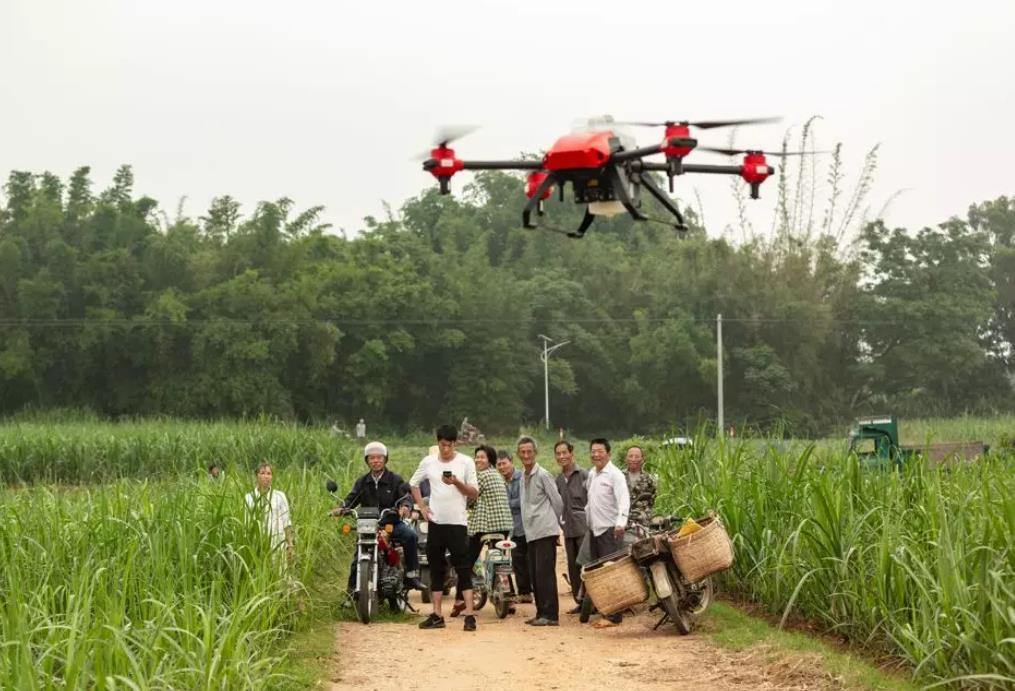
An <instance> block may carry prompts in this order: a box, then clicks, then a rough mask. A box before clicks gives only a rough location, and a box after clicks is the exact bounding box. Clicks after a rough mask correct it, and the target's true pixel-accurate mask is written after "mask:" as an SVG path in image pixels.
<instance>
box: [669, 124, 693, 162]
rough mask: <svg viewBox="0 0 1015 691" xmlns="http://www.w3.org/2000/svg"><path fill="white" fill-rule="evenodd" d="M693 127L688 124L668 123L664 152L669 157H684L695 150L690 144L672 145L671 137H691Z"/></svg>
mask: <svg viewBox="0 0 1015 691" xmlns="http://www.w3.org/2000/svg"><path fill="white" fill-rule="evenodd" d="M690 138H691V128H690V127H688V126H687V125H667V126H666V136H665V137H664V139H663V153H664V154H665V155H666V158H667V159H671V158H683V157H684V156H686V155H687V154H689V153H691V151H692V150H693V149H692V148H691V147H689V146H671V145H670V140H671V139H690Z"/></svg>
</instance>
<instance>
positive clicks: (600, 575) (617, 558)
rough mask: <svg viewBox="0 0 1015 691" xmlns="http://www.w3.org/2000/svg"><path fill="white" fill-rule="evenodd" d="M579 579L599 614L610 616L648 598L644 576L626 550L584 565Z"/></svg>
mask: <svg viewBox="0 0 1015 691" xmlns="http://www.w3.org/2000/svg"><path fill="white" fill-rule="evenodd" d="M582 580H583V581H584V582H585V591H586V592H587V593H588V595H589V597H591V598H592V603H593V604H594V605H595V606H596V609H598V610H599V612H600V613H601V614H613V613H614V612H619V611H621V610H624V609H627V608H628V607H631V606H632V605H637V604H639V603H641V602H645V600H647V599H648V585H646V583H645V577H644V576H643V575H642V572H641V569H639V568H638V565H637V564H636V563H635V561H634V559H632V558H631V554H630V551H629V550H627V549H625V550H623V551H621V552H615V553H613V554H610V555H607V556H605V557H603V558H602V559H597V560H596V561H594V562H591V563H589V564H586V565H585V567H584V568H583V569H582Z"/></svg>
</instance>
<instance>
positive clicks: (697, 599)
mask: <svg viewBox="0 0 1015 691" xmlns="http://www.w3.org/2000/svg"><path fill="white" fill-rule="evenodd" d="M672 525H673V519H672V518H670V517H658V518H653V519H652V525H651V529H644V528H643V529H641V530H638V531H635V533H636V534H637V535H638V537H637V539H635V540H634V541H633V542H632V544H631V545H630V546H629V547H628V548H626V549H625V550H624V552H622V553H618V554H626V553H628V552H630V554H631V557H632V559H634V561H635V562H636V563H637V564H638V565H639V566H640V567H641V569H642V573H643V575H644V577H645V579H646V581H647V582H648V585H649V587H650V589H651V591H652V592H653V593H655V597H656V602H655V604H653V605H652V606H650V607H649V611H653V610H660V609H661V610H662V611H663V616H662V617H661V618H660V619H659V621H658V622H656V625H655V626H654V627H653V630H655V629H658V628H659V627H660V626H662V625H663V624H664V623H666V622H667V621H669V622H670V623H672V624H673V626H674V627H675V628H676V629H677V632H678V633H680V634H681V635H683V636H686V635H687V634H689V633H691V631H692V630H693V628H694V625H695V621H696V619H697V618H698V617H699V616H700V615H701V614H702V613H703V612H704V611H705V610H706V609H708V606H709V605H710V604H711V603H712V599H713V597H714V595H715V587H714V585H713V584H712V579H711V578H705V579H702V580H700V581H697V582H694V583H691V582H689V581H688V580H687V579H686V578H684V575H683V574H682V573H681V572H680V569H679V568H678V567H677V564H676V562H674V561H673V555H672V553H671V552H670V547H669V543H668V542H667V540H668V537H667V531H668V530H669V529H670V528H671V527H672ZM618 554H614V555H609V556H607V557H605V558H603V559H601V560H598V561H608V560H611V559H615V558H616V557H617V556H618ZM582 588H583V589H584V583H583V584H582ZM583 594H584V593H583ZM592 608H593V604H592V598H590V597H587V596H585V597H583V599H582V609H581V614H580V616H579V619H580V620H581V622H582V623H585V622H587V621H588V620H589V617H590V616H591V614H592Z"/></svg>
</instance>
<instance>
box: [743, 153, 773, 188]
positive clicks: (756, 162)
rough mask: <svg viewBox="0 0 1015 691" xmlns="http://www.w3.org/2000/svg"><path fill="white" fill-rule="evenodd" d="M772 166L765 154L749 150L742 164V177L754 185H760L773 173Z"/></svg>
mask: <svg viewBox="0 0 1015 691" xmlns="http://www.w3.org/2000/svg"><path fill="white" fill-rule="evenodd" d="M772 172H773V171H772V167H771V166H769V165H768V161H766V160H765V154H762V153H752V152H748V153H747V155H746V156H744V162H743V163H742V164H741V165H740V177H742V178H743V179H744V181H745V182H748V183H750V184H752V185H760V184H761V183H763V182H764V181H765V180H766V179H767V178H768V176H769V175H771V174H772Z"/></svg>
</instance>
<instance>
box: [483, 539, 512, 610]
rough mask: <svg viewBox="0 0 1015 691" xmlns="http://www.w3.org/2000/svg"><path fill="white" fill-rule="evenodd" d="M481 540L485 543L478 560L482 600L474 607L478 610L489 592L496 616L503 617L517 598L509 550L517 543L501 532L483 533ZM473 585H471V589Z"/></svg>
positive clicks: (484, 602)
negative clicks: (482, 552) (481, 555)
mask: <svg viewBox="0 0 1015 691" xmlns="http://www.w3.org/2000/svg"><path fill="white" fill-rule="evenodd" d="M481 540H482V542H483V543H484V544H485V545H486V551H485V552H484V554H483V559H482V560H481V561H480V569H481V570H482V574H483V579H482V583H483V586H482V587H483V592H482V600H481V601H478V602H479V604H476V605H475V608H476V609H477V610H478V609H480V608H481V607H482V606H483V605H485V604H486V599H487V594H489V599H490V602H492V603H493V609H494V612H496V614H497V618H498V619H503V618H504V617H506V616H507V615H508V614H509V613H510V611H511V607H512V605H514V604H515V602H517V600H518V589H517V588H516V587H515V572H514V567H513V566H512V565H511V550H513V549H514V548H515V547H516V546H517V544H516V543H515V542H514V541H513V540H512V539H511V538H510V537H504V535H503V534H501V533H490V534H487V535H484V536H483V537H482V538H481ZM473 583H475V579H473ZM475 587H476V586H475V585H473V590H475ZM474 599H475V598H474Z"/></svg>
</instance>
